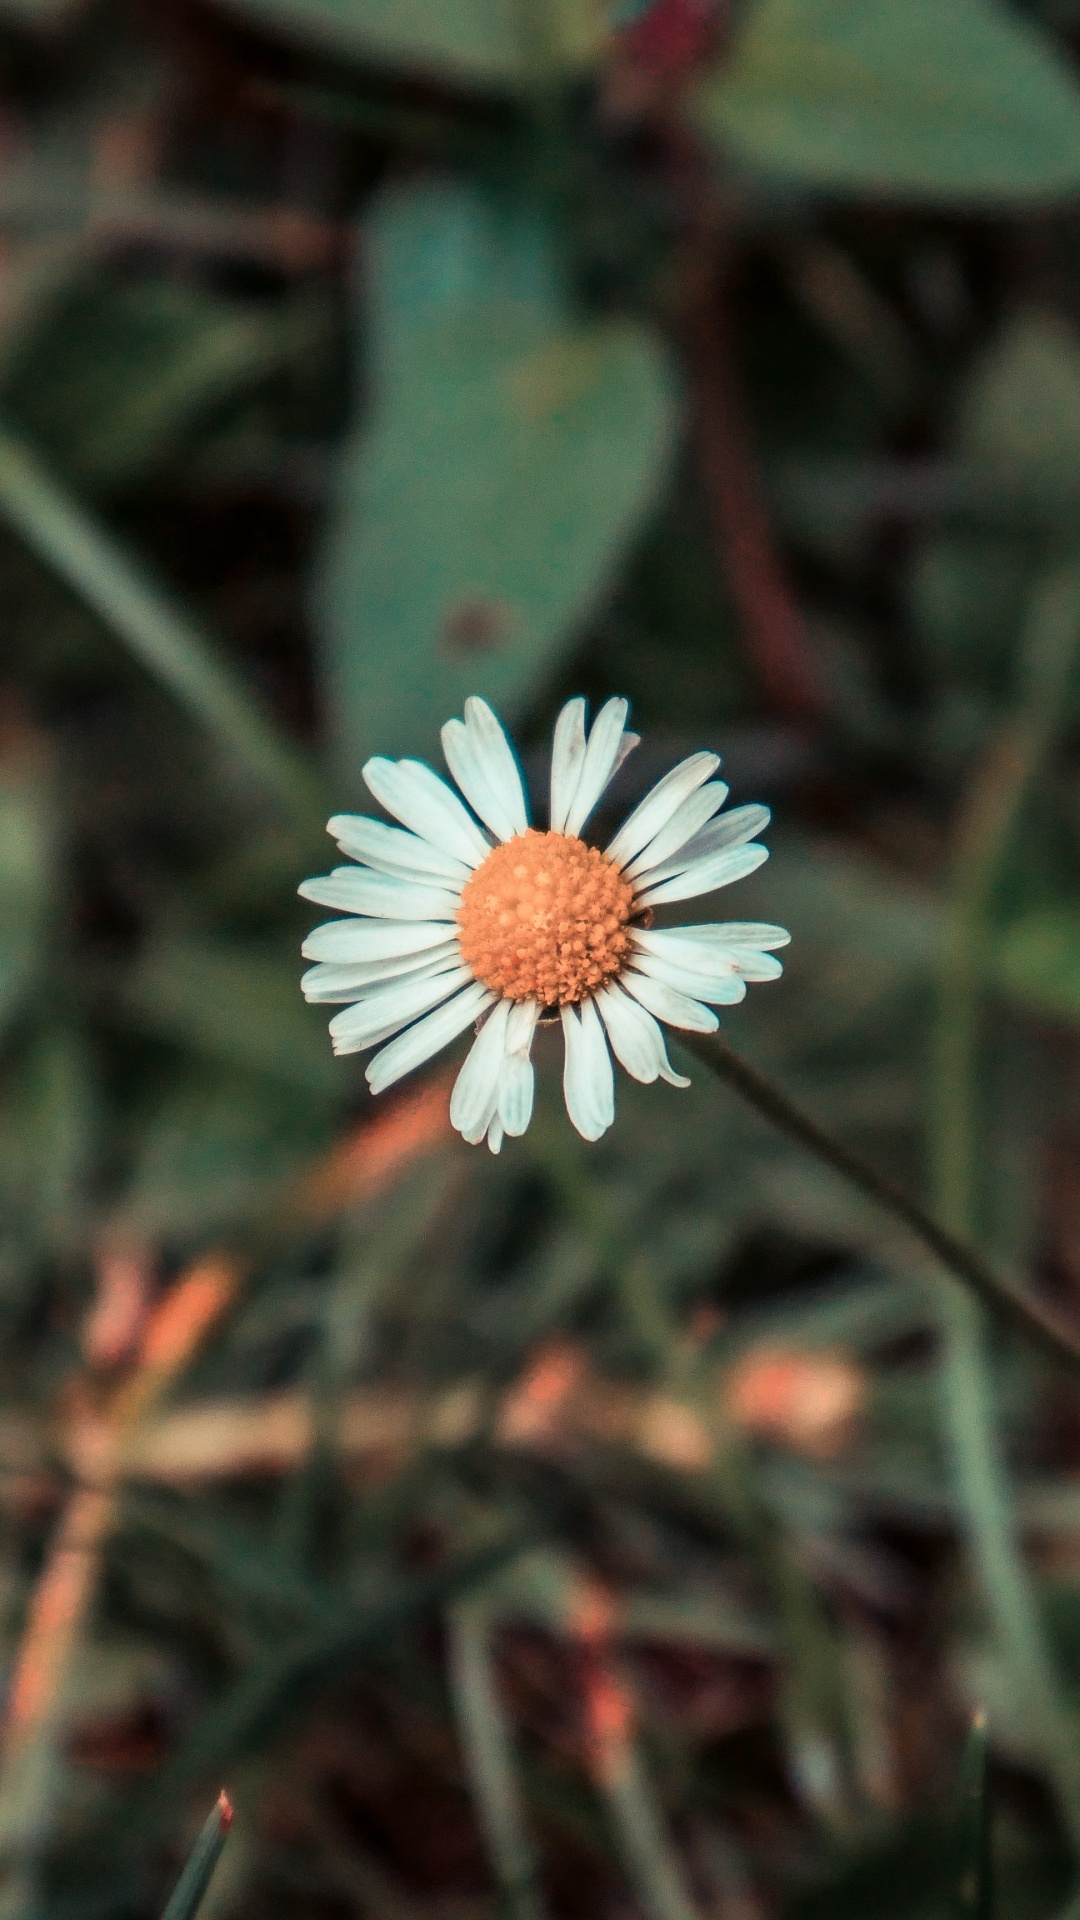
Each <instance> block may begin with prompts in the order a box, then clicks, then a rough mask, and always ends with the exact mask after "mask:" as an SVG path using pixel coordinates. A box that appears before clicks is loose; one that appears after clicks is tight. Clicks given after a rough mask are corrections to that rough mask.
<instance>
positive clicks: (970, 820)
mask: <svg viewBox="0 0 1080 1920" xmlns="http://www.w3.org/2000/svg"><path fill="white" fill-rule="evenodd" d="M1078 652H1080V564H1078V563H1077V562H1076V561H1072V560H1070V561H1065V562H1061V563H1059V564H1057V565H1055V566H1052V567H1050V568H1049V569H1048V570H1047V572H1046V573H1045V574H1044V576H1043V578H1042V579H1041V581H1040V582H1039V583H1038V584H1037V586H1036V588H1035V590H1034V592H1033V595H1032V600H1031V604H1030V608H1029V614H1028V619H1027V622H1026V625H1025V630H1024V633H1023V635H1022V638H1021V648H1020V659H1019V686H1018V690H1017V697H1016V701H1015V705H1014V709H1013V712H1012V713H1011V714H1010V715H1009V716H1008V718H1007V719H1006V720H1005V721H1004V722H1003V724H1002V725H1001V727H1000V728H999V730H998V732H997V734H996V735H995V737H994V738H993V739H992V740H991V742H990V744H989V746H988V747H987V749H986V750H985V752H984V754H983V757H982V760H981V762H980V764H979V766H978V767H977V768H976V771H975V774H974V777H973V778H972V780H971V782H970V784H969V787H968V790H967V793H966V795H965V798H964V800H963V802H962V803H961V808H960V815H959V819H958V821H957V825H956V828H955V832H954V849H955V851H954V857H953V875H954V877H953V890H952V899H951V905H950V911H949V918H948V923H947V928H946V938H945V952H944V956H943V964H942V970H941V979H940V984H939V992H938V1008H937V1017H936V1020H935V1024H934V1030H933V1036H932V1053H931V1063H930V1082H931V1084H930V1103H929V1139H928V1146H929V1153H930V1178H931V1186H932V1189H933V1193H934V1197H935V1200H936V1204H937V1208H938V1212H939V1214H940V1216H941V1218H942V1220H943V1221H944V1224H945V1226H946V1228H947V1229H948V1230H949V1231H950V1232H953V1233H956V1234H958V1235H962V1236H964V1237H965V1239H967V1240H970V1239H972V1238H974V1237H975V1236H976V1235H977V1233H978V1230H979V1216H980V1204H979V1159H978V1142H979V1131H978V1071H979V1041H980V1028H981V1016H982V994H983V968H984V956H985V954H986V953H987V951H988V949H989V946H990V943H991V940H992V937H993V931H994V909H995V902H996V896H997V892H998V888H999V885H1000V883H1001V880H1002V878H1003V875H1004V871H1005V868H1006V864H1007V861H1008V857H1009V854H1010V851H1011V848H1012V842H1013V837H1014V834H1015V832H1016V829H1017V826H1018V824H1019V820H1020V816H1021V813H1022V811H1023V808H1024V805H1025V803H1026V801H1027V798H1028V795H1029V793H1030V791H1031V788H1032V786H1033V783H1034V781H1035V779H1036V778H1037V776H1038V774H1039V772H1040V770H1041V768H1042V766H1043V764H1044V762H1045V761H1046V759H1047V757H1048V755H1049V753H1050V751H1051V749H1052V747H1053V744H1054V741H1055V739H1056V737H1057V735H1058V732H1059V729H1060V728H1061V727H1062V725H1063V724H1064V722H1065V717H1066V714H1067V707H1066V700H1065V696H1066V694H1067V691H1068V688H1069V684H1070V681H1071V679H1072V677H1073V674H1074V672H1075V667H1076V660H1077V654H1078ZM940 1322H941V1331H942V1351H941V1362H940V1377H941V1405H942V1417H943V1420H944V1424H945V1429H946V1433H947V1435H948V1438H949V1441H950V1445H951V1449H952V1458H953V1470H954V1473H955V1476H956V1484H957V1492H958V1495H959V1499H960V1505H961V1511H962V1514H963V1516H964V1519H965V1521H966V1528H967V1535H968V1545H969V1549H970V1552H971V1556H972V1559H973V1561H974V1564H975V1567H976V1569H977V1572H978V1576H979V1580H980V1584H981V1586H982V1589H983V1593H984V1595H985V1599H986V1602H987V1606H988V1608H989V1612H990V1616H991V1619H992V1621H993V1624H994V1628H995V1631H996V1634H997V1637H998V1640H999V1643H1000V1645H1001V1647H1002V1650H1003V1652H1004V1655H1005V1658H1006V1661H1007V1664H1008V1671H1009V1677H1010V1682H1011V1688H1012V1693H1013V1699H1014V1704H1015V1707H1016V1709H1017V1710H1018V1711H1019V1712H1020V1713H1021V1714H1022V1715H1023V1716H1024V1718H1025V1719H1026V1721H1027V1724H1028V1726H1029V1728H1030V1730H1031V1732H1032V1734H1033V1735H1034V1737H1035V1739H1036V1741H1037V1743H1038V1747H1039V1750H1040V1752H1041V1754H1042V1757H1043V1761H1044V1764H1045V1765H1046V1767H1047V1771H1048V1773H1049V1775H1050V1778H1051V1779H1052V1781H1053V1783H1054V1786H1055V1787H1056V1789H1057V1792H1058V1795H1059V1798H1060V1800H1061V1803H1062V1810H1063V1813H1064V1816H1065V1821H1066V1825H1067V1827H1068V1830H1069V1833H1070V1836H1071V1838H1072V1841H1073V1846H1074V1851H1080V1757H1078V1756H1077V1753H1076V1750H1075V1741H1074V1739H1073V1734H1072V1727H1071V1724H1070V1720H1069V1717H1068V1715H1067V1713H1066V1712H1065V1711H1064V1709H1063V1707H1062V1704H1061V1699H1060V1690H1059V1687H1058V1683H1057V1677H1056V1675H1055V1671H1054V1664H1053V1658H1052V1655H1051V1651H1050V1647H1049V1644H1048V1641H1047V1637H1046V1632H1045V1628H1044V1625H1043V1621H1042V1619H1041V1617H1040V1613H1039V1606H1038V1599H1037V1595H1036V1593H1035V1589H1034V1585H1033V1582H1032V1579H1031V1576H1030V1573H1029V1571H1028V1568H1027V1566H1026V1564H1025V1562H1024V1559H1023V1555H1022V1552H1021V1548H1020V1544H1019V1541H1018V1538H1017V1527H1016V1520H1015V1516H1014V1513H1013V1508H1012V1499H1011V1493H1010V1488H1009V1483H1008V1475H1007V1470H1006V1464H1005V1461H1004V1459H1003V1457H1002V1453H1001V1448H1000V1445H999V1442H998V1438H997V1434H996V1431H995V1408H994V1394H993V1380H992V1376H991V1373H990V1370H989V1365H988V1359H987V1354H986V1336H985V1328H984V1325H983V1316H982V1314H981V1311H980V1308H979V1306H978V1303H977V1302H976V1301H975V1300H974V1299H973V1298H972V1297H971V1295H970V1293H968V1292H966V1291H964V1290H963V1289H961V1288H960V1287H957V1286H956V1285H955V1284H953V1283H951V1282H947V1281H946V1282H942V1285H941V1289H940Z"/></svg>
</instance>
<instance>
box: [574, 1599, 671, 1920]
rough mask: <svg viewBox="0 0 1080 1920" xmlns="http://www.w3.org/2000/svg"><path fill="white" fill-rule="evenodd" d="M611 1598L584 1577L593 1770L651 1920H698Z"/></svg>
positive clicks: (583, 1650) (579, 1606)
mask: <svg viewBox="0 0 1080 1920" xmlns="http://www.w3.org/2000/svg"><path fill="white" fill-rule="evenodd" d="M613 1620H614V1610H613V1602H612V1597H611V1595H610V1594H609V1593H608V1592H607V1591H606V1589H604V1588H603V1587H601V1586H600V1585H599V1584H598V1583H597V1582H595V1581H593V1580H591V1579H589V1578H588V1577H583V1578H582V1579H581V1580H580V1581H579V1583H578V1591H577V1593H576V1595H575V1598H574V1602H573V1607H572V1613H571V1626H572V1630H573V1632H574V1636H575V1638H576V1640H577V1643H578V1658H579V1666H580V1672H581V1682H582V1692H583V1696H584V1708H585V1736H586V1753H587V1758H588V1765H589V1772H590V1774H591V1776H592V1779H593V1782H594V1785H595V1786H596V1789H597V1791H598V1793H600V1794H601V1796H602V1797H603V1799H604V1802H605V1804H606V1806H607V1810H608V1815H609V1817H610V1820H611V1824H612V1826H613V1828H614V1831H615V1838H616V1840H617V1842H618V1846H619V1852H620V1854H621V1855H622V1860H623V1865H624V1866H625V1868H626V1872H627V1875H628V1878H629V1880H630V1883H631V1885H632V1886H633V1888H634V1890H635V1892H636V1893H637V1895H638V1898H639V1899H640V1901H641V1903H642V1905H643V1906H644V1908H645V1911H646V1913H648V1914H651V1915H652V1920H699V1916H698V1913H697V1909H696V1907H695V1905H694V1902H693V1899H692V1897H691V1894H690V1889H689V1887H688V1885H687V1882H686V1875H685V1873H684V1871H683V1865H682V1861H681V1860H680V1859H679V1857H678V1855H677V1854H676V1852H675V1850H674V1848H673V1847H672V1845H671V1842H670V1840H669V1838H668V1835H667V1833H666V1831H665V1828H664V1822H663V1819H662V1818H661V1815H660V1811H659V1809H658V1807H657V1805H656V1801H655V1798H654V1796H653V1791H652V1787H651V1785H650V1783H649V1778H648V1775H647V1773H646V1771H645V1768H644V1766H643V1764H642V1760H641V1755H640V1754H639V1752H638V1747H637V1742H636V1740H635V1738H634V1705H633V1701H632V1699H631V1697H630V1692H629V1688H628V1687H627V1686H626V1684H625V1682H624V1681H623V1679H622V1677H621V1676H620V1674H619V1673H618V1671H617V1670H616V1667H615V1663H614V1657H613V1647H612V1626H613Z"/></svg>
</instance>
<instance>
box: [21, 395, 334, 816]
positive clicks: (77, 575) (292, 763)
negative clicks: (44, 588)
mask: <svg viewBox="0 0 1080 1920" xmlns="http://www.w3.org/2000/svg"><path fill="white" fill-rule="evenodd" d="M0 518H2V519H3V520H6V522H7V524H8V526H9V527H11V528H12V530H13V531H14V532H15V533H17V534H18V535H19V536H20V538H21V539H22V540H24V541H25V542H26V545H27V546H28V547H29V548H30V549H31V550H32V552H34V553H35V554H36V555H37V556H38V559H39V560H42V561H43V562H44V564H45V565H46V566H47V567H48V568H50V569H51V571H52V572H53V573H55V574H56V575H57V576H58V578H59V579H61V580H63V581H64V582H65V584H66V585H67V586H68V587H70V588H71V589H72V590H73V591H74V592H75V593H76V594H77V595H78V596H79V598H80V599H81V600H83V601H84V602H85V604H86V605H87V606H88V607H91V608H92V609H93V611H94V612H95V613H97V614H99V615H100V617H101V618H102V620H103V621H104V622H105V624H106V625H107V626H108V627H110V628H111V629H112V631H113V632H114V633H115V634H117V635H118V636H119V638H120V639H121V640H123V641H124V642H125V644H126V645H127V647H128V648H129V649H130V650H131V652H132V653H133V654H134V655H135V657H136V658H137V659H138V660H139V661H141V663H142V665H143V666H144V667H146V668H147V669H148V670H149V671H150V672H151V673H152V674H153V675H154V676H155V677H156V678H157V679H158V680H160V681H161V682H162V684H163V685H164V686H166V687H168V689H169V691H170V693H172V694H173V695H174V696H175V698H176V699H178V700H179V701H180V702H181V704H182V705H183V706H185V707H186V708H187V709H188V711H189V713H192V714H193V715H194V716H195V718H196V719H197V720H199V721H200V722H201V723H202V724H203V725H204V726H205V727H207V728H208V729H209V731H210V732H211V733H213V734H216V736H217V738H218V739H219V740H220V742H221V744H222V745H223V746H224V747H225V748H226V749H227V751H228V752H229V753H231V754H233V755H234V756H235V757H236V758H237V759H238V760H240V761H242V762H243V764H244V765H245V766H247V767H249V768H250V770H251V772H252V773H253V774H254V775H255V776H256V778H257V779H258V780H259V781H260V782H261V783H262V785H263V786H264V787H265V788H266V789H267V790H268V791H269V792H270V793H272V794H273V795H274V797H275V799H276V800H277V801H278V802H279V804H280V805H281V807H282V809H283V811H284V812H285V813H286V814H287V815H289V816H291V818H292V819H293V820H294V822H295V823H296V825H297V826H298V827H299V828H300V829H301V831H302V832H303V833H304V834H305V836H307V835H310V834H312V833H314V832H315V831H316V830H318V829H320V828H321V827H322V825H323V821H324V819H325V816H326V810H325V808H324V805H323V801H322V796H321V793H320V790H319V784H318V780H317V777H316V776H315V774H314V773H313V770H312V769H311V767H310V766H309V765H308V763H307V761H306V760H305V758H304V756H303V755H302V754H301V753H300V751H299V750H298V749H297V748H296V747H294V746H293V745H292V744H291V742H289V741H288V740H286V739H285V738H284V737H283V736H282V735H281V734H280V733H279V732H278V729H277V727H276V726H275V725H274V722H273V721H272V720H271V719H270V718H269V716H268V715H267V714H265V713H264V712H263V711H262V709H261V708H260V706H259V705H258V703H257V701H256V700H255V699H254V698H253V697H252V695H251V693H250V692H249V690H248V689H247V687H246V686H245V685H244V682H243V679H242V678H241V676H240V675H239V674H237V673H235V672H234V671H233V669H232V667H231V666H230V665H229V664H228V662H227V661H226V660H225V659H224V658H223V657H222V656H221V655H220V654H219V652H218V650H217V648H216V646H215V644H214V642H213V641H212V640H211V639H210V638H209V636H208V635H207V634H205V633H204V632H203V631H202V630H201V629H200V628H199V627H198V626H197V625H196V623H195V622H194V621H192V620H190V619H188V618H187V616H186V615H185V614H183V613H181V612H180V611H179V610H178V609H177V607H176V605H175V603H174V601H173V599H172V598H171V596H170V594H169V592H168V589H167V588H166V587H165V586H164V585H162V584H161V583H159V582H158V581H157V580H155V579H154V577H153V575H152V574H151V572H150V571H149V569H148V568H145V567H143V566H141V565H140V563H139V562H138V561H137V560H135V559H134V558H133V557H132V555H131V554H130V553H129V552H128V551H127V549H126V548H125V547H124V546H123V544H122V543H121V542H120V541H119V540H117V539H116V537H115V535H114V534H112V533H110V532H109V530H108V528H107V527H105V526H104V525H103V524H102V523H101V521H99V520H98V519H97V518H96V517H95V516H94V515H93V514H92V513H90V512H88V510H87V509H86V508H85V507H83V506H82V505H81V504H80V502H79V501H78V500H77V499H75V498H74V497H73V496H72V495H71V494H70V493H69V492H68V491H67V489H66V488H65V487H64V486H63V485H62V484H61V483H60V482H59V481H58V480H56V479H55V478H54V477H53V476H52V474H50V473H49V471H48V469H47V468H46V466H45V465H44V464H43V462H42V461H41V460H39V459H38V457H37V455H36V454H35V453H33V452H32V451H31V450H30V448H28V447H26V446H23V445H21V444H20V443H19V442H18V441H17V440H16V439H14V438H13V437H12V436H11V435H10V434H9V433H7V432H5V431H3V430H2V429H0Z"/></svg>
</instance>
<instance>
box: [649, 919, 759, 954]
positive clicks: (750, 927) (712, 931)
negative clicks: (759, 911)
mask: <svg viewBox="0 0 1080 1920" xmlns="http://www.w3.org/2000/svg"><path fill="white" fill-rule="evenodd" d="M663 932H664V938H665V940H678V941H683V940H685V941H689V942H690V944H691V945H696V944H697V943H699V942H704V943H705V945H706V946H717V947H724V948H727V949H728V950H729V951H730V952H732V953H735V952H738V951H739V950H740V949H741V948H743V947H756V948H758V949H760V951H761V952H763V953H768V952H769V951H770V950H771V949H772V948H773V947H786V946H789V945H790V943H791V935H790V933H789V932H788V930H787V928H786V927H771V926H769V924H768V922H767V921H763V920H704V921H701V922H699V923H698V924H697V925H691V926H688V927H665V928H664V929H663Z"/></svg>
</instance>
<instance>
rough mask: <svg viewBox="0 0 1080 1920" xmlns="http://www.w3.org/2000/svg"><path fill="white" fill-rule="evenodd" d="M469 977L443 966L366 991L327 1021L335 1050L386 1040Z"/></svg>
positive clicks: (463, 971) (465, 969)
mask: <svg viewBox="0 0 1080 1920" xmlns="http://www.w3.org/2000/svg"><path fill="white" fill-rule="evenodd" d="M471 979H472V975H471V973H470V972H469V969H468V967H447V968H444V969H443V970H442V971H441V972H439V973H434V974H430V975H425V977H424V978H423V979H421V980H418V979H416V978H415V976H414V975H412V974H410V975H409V977H408V978H407V979H405V980H394V981H392V982H391V983H390V985H389V986H385V987H381V988H380V989H379V990H378V991H377V992H375V993H367V994H365V995H364V998H363V999H362V1000H358V1001H357V1002H356V1003H355V1005H354V1006H351V1007H346V1008H345V1009H344V1011H343V1012H342V1013H336V1014H335V1015H334V1018H333V1019H332V1020H331V1022H330V1038H331V1040H332V1041H333V1043H334V1052H335V1053H359V1051H360V1049H361V1047H373V1046H375V1045H377V1043H378V1042H379V1041H380V1040H388V1039H389V1038H390V1035H391V1034H392V1033H397V1032H398V1030H399V1029H400V1028H401V1027H404V1026H406V1025H407V1024H408V1022H409V1021H410V1020H415V1019H416V1017H417V1014H420V1013H429V1012H430V1010H431V1008H432V1007H437V1006H439V1005H440V1004H441V1003H442V1001H444V1000H449V998H450V995H451V994H452V993H456V992H457V991H458V989H459V987H464V986H467V985H468V983H469V981H470V980H471Z"/></svg>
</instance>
